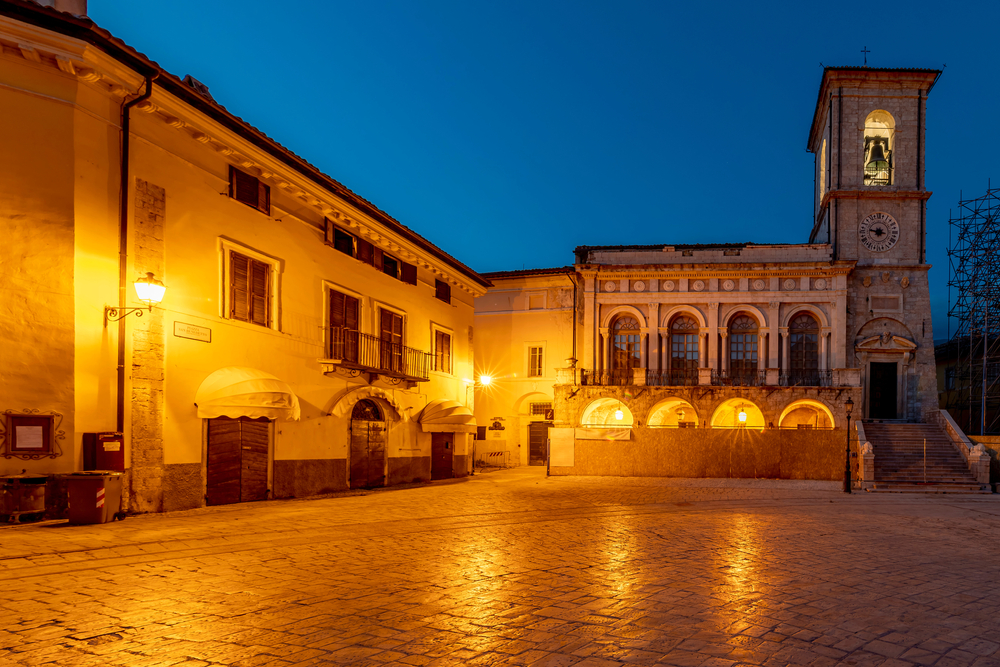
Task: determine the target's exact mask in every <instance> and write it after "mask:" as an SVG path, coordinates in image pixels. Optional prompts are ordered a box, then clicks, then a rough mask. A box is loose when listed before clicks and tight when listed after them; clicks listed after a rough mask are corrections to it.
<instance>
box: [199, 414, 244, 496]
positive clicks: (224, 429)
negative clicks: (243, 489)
mask: <svg viewBox="0 0 1000 667" xmlns="http://www.w3.org/2000/svg"><path fill="white" fill-rule="evenodd" d="M242 446H243V443H242V439H241V437H240V422H239V420H238V419H227V418H225V417H220V418H219V419H209V420H208V465H207V470H206V475H205V476H206V481H207V484H206V486H205V502H206V504H208V505H228V504H230V503H238V502H240V468H241V467H242V466H241V465H240V462H241V460H242V458H243V456H242V449H241V448H242Z"/></svg>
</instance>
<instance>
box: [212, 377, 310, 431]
mask: <svg viewBox="0 0 1000 667" xmlns="http://www.w3.org/2000/svg"><path fill="white" fill-rule="evenodd" d="M194 403H195V405H196V406H197V407H198V416H199V417H201V418H202V419H214V418H215V417H231V418H233V419H235V418H237V417H250V418H251V419H258V418H260V417H267V418H268V419H298V418H299V399H298V398H297V397H296V396H295V394H294V393H292V388H291V387H289V386H288V385H287V384H285V383H284V382H282V381H281V380H279V379H278V378H276V377H274V376H273V375H271V374H270V373H265V372H264V371H259V370H257V369H256V368H244V367H242V366H228V367H226V368H220V369H219V370H217V371H215V372H214V373H212V374H211V375H209V376H208V377H207V378H205V380H204V381H203V382H202V383H201V386H200V387H198V392H197V393H196V394H195V398H194Z"/></svg>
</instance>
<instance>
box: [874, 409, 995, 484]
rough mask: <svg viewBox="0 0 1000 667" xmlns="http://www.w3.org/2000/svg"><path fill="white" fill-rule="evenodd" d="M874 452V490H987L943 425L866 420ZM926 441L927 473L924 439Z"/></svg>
mask: <svg viewBox="0 0 1000 667" xmlns="http://www.w3.org/2000/svg"><path fill="white" fill-rule="evenodd" d="M864 431H865V439H866V440H868V442H870V443H871V444H872V447H873V449H874V451H875V485H874V488H873V489H872V490H873V491H881V492H890V493H893V492H894V493H990V485H989V484H980V483H979V482H977V481H976V478H975V477H974V476H973V474H972V473H971V472H970V471H969V466H968V464H967V463H966V462H965V459H964V458H963V457H962V455H961V454H960V453H959V452H958V450H957V449H955V446H954V445H953V444H952V443H951V440H950V439H949V437H948V434H947V433H946V432H945V430H944V429H943V428H941V427H940V426H937V425H935V424H910V423H901V422H896V423H893V422H865V424H864ZM925 440H926V441H927V463H926V473H925V466H924V441H925Z"/></svg>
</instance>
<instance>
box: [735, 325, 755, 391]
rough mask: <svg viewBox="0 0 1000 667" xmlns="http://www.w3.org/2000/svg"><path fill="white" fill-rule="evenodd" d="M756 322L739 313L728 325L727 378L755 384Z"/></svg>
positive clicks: (740, 382) (741, 382)
mask: <svg viewBox="0 0 1000 667" xmlns="http://www.w3.org/2000/svg"><path fill="white" fill-rule="evenodd" d="M757 345H758V341H757V320H755V319H753V318H752V317H750V316H749V315H746V314H745V313H740V314H739V315H737V316H736V317H734V318H733V319H732V321H730V323H729V377H730V378H732V380H733V381H735V382H738V383H739V384H757V377H758V374H757Z"/></svg>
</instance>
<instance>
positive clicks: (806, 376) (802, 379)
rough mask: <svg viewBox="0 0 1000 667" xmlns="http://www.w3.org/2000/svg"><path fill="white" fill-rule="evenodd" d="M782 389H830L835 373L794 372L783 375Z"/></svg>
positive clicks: (818, 371)
mask: <svg viewBox="0 0 1000 667" xmlns="http://www.w3.org/2000/svg"><path fill="white" fill-rule="evenodd" d="M780 383H781V386H782V387H830V386H832V384H833V372H832V371H830V370H824V371H821V370H809V371H792V372H791V373H782V374H781V382H780Z"/></svg>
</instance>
